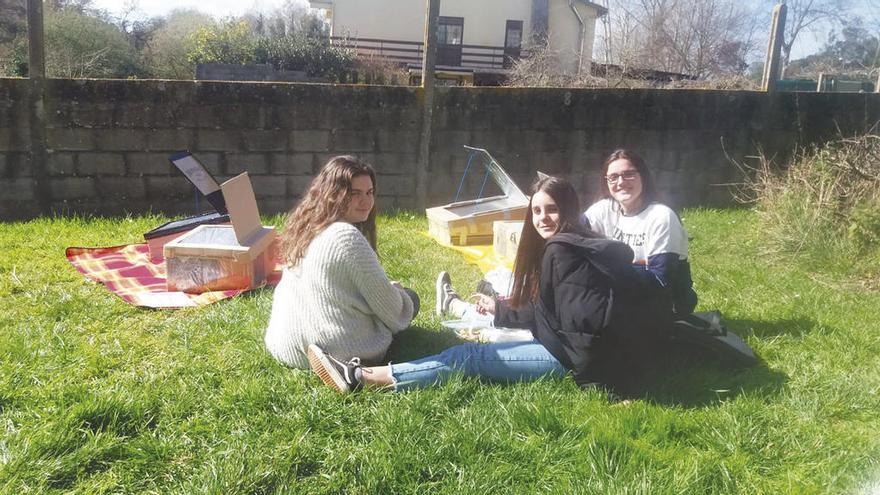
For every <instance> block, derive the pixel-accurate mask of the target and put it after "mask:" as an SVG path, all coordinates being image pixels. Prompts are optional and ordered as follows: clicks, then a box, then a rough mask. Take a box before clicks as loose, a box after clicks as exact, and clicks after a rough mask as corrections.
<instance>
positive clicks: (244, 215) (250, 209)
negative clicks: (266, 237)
mask: <svg viewBox="0 0 880 495" xmlns="http://www.w3.org/2000/svg"><path fill="white" fill-rule="evenodd" d="M220 188H221V189H222V191H223V198H224V199H225V200H226V207H227V208H228V209H229V219H230V220H231V221H232V229H233V230H234V231H235V238H236V239H238V243H239V244H241V245H242V246H246V245H247V244H248V242H249V241H250V240H251V238H252V237H253V236H254V235H256V234H257V233H258V232H260V231H261V230H262V229H263V222H262V221H261V220H260V210H259V209H258V208H257V198H256V196H254V188H253V186H252V185H251V179H250V178H249V177H248V174H247V172H243V173H241V174H239V175H237V176H235V177H233V178H231V179H229V180H228V181H226V182H224V183H223V184H222V185H221V186H220Z"/></svg>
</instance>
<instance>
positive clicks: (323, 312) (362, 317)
mask: <svg viewBox="0 0 880 495" xmlns="http://www.w3.org/2000/svg"><path fill="white" fill-rule="evenodd" d="M412 317H413V304H412V300H411V299H410V298H409V296H407V295H406V293H405V292H403V291H402V290H400V289H397V288H395V287H394V286H392V285H391V283H390V281H389V280H388V277H386V275H385V270H383V269H382V266H381V265H380V264H379V259H378V258H377V257H376V253H375V252H374V251H373V249H372V248H371V247H370V244H369V243H368V242H367V239H366V238H365V237H364V236H363V235H362V234H361V233H360V231H359V230H358V229H357V228H356V227H355V226H354V225H351V224H349V223H345V222H336V223H333V224H331V225H329V226H328V227H327V228H326V229H325V230H324V231H323V232H321V233H320V234H318V235H317V236H316V237H315V238H314V239H313V240H312V242H311V244H309V247H308V248H307V249H306V252H305V255H304V256H303V259H302V260H301V261H300V263H299V264H298V265H296V266H295V267H288V268H286V269H285V270H284V272H283V273H282V275H281V282H280V283H279V284H278V287H276V288H275V294H274V298H273V300H272V316H271V318H270V319H269V327H268V328H267V329H266V338H265V341H266V347H267V348H268V349H269V352H270V353H271V354H272V355H273V356H274V357H275V358H276V359H278V360H279V361H281V362H282V363H284V364H286V365H288V366H293V367H295V368H307V367H308V360H307V359H306V354H305V349H306V347H307V346H308V345H309V344H318V345H319V346H321V347H322V348H324V349H325V350H326V351H328V352H330V354H332V355H333V356H334V357H336V358H338V359H344V360H348V359H351V358H353V357H360V358H361V359H362V360H364V362H366V363H370V362H373V363H376V362H378V361H379V360H381V359H382V357H383V356H384V355H385V353H386V352H387V351H388V346H389V345H390V344H391V336H392V335H393V334H394V333H397V332H399V331H401V330H403V329H405V328H407V327H408V326H409V324H410V321H411V320H412Z"/></svg>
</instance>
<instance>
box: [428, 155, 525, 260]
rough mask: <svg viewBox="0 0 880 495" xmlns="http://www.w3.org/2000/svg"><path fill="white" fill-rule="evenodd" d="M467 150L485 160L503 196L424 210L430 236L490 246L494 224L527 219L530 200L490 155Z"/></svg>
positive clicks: (460, 244) (459, 243)
mask: <svg viewBox="0 0 880 495" xmlns="http://www.w3.org/2000/svg"><path fill="white" fill-rule="evenodd" d="M465 148H468V149H470V150H472V151H474V152H477V153H480V154H482V155H483V156H484V163H485V165H486V169H487V173H488V174H489V176H491V177H492V180H493V181H494V182H495V183H496V184H497V185H498V187H499V188H501V191H502V193H503V194H501V195H498V196H492V197H488V198H480V199H474V200H469V201H456V202H453V203H449V204H448V205H443V206H436V207H433V208H428V209H427V210H425V214H426V215H427V216H428V234H429V235H431V236H432V237H434V238H435V239H437V240H438V241H440V242H441V243H444V244H451V245H454V246H470V245H475V244H489V243H491V242H492V239H493V236H494V232H493V229H492V225H493V223H494V222H495V221H498V220H523V219H525V217H526V210H527V209H528V207H529V198H528V197H526V195H525V194H523V192H522V191H520V189H519V188H518V187H517V186H516V183H514V182H513V180H512V179H511V178H510V176H509V175H507V172H505V171H504V169H503V168H502V167H501V165H500V164H499V163H498V161H497V160H495V158H493V157H492V155H490V154H489V152H488V151H486V150H484V149H481V148H471V147H468V146H465Z"/></svg>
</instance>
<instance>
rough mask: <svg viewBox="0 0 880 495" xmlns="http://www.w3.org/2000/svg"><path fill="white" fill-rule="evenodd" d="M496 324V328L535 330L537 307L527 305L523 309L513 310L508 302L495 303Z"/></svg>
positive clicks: (530, 304)
mask: <svg viewBox="0 0 880 495" xmlns="http://www.w3.org/2000/svg"><path fill="white" fill-rule="evenodd" d="M494 324H495V326H496V327H507V328H527V329H529V330H533V329H534V328H535V306H534V305H533V304H532V303H527V304H525V305H524V306H523V307H521V308H513V307H511V306H510V303H509V302H508V301H497V302H496V303H495V320H494Z"/></svg>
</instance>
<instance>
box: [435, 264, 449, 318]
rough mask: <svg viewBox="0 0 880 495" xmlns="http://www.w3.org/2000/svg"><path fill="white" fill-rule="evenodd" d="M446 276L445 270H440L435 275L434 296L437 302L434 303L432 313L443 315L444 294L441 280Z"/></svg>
mask: <svg viewBox="0 0 880 495" xmlns="http://www.w3.org/2000/svg"><path fill="white" fill-rule="evenodd" d="M447 276H448V274H447V273H446V272H440V274H439V275H437V281H436V282H434V297H435V298H436V299H437V302H435V303H434V314H435V315H437V316H443V297H444V296H445V291H444V290H443V282H444V280H446V277H447Z"/></svg>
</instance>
